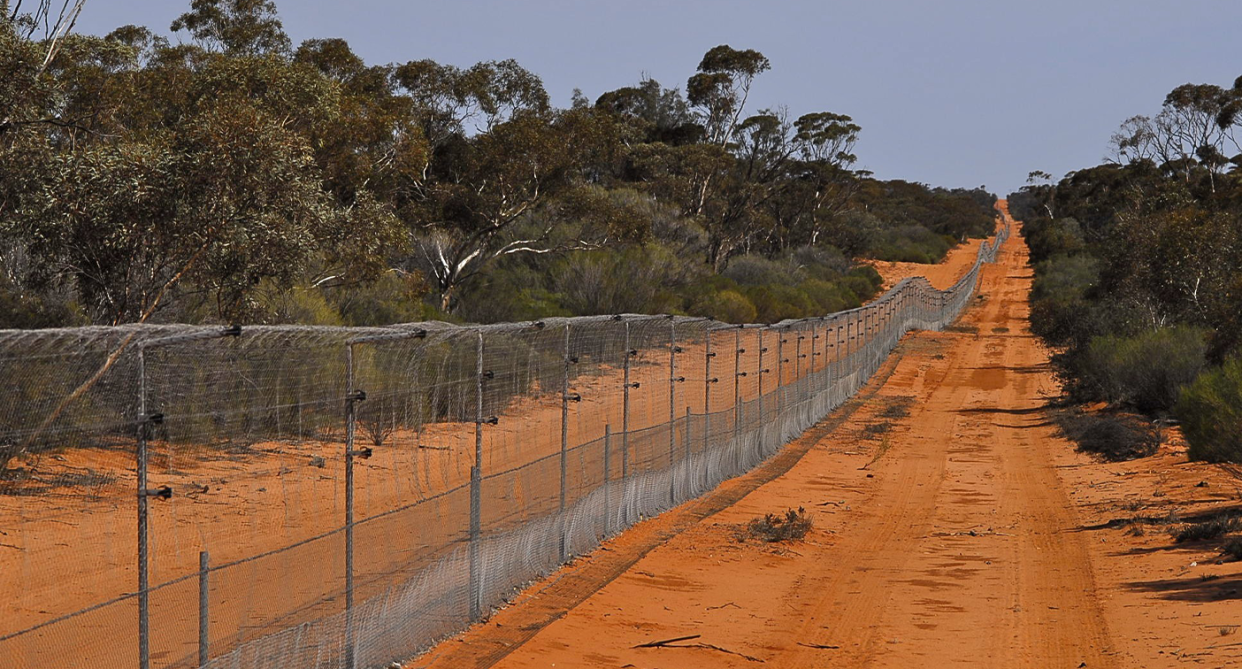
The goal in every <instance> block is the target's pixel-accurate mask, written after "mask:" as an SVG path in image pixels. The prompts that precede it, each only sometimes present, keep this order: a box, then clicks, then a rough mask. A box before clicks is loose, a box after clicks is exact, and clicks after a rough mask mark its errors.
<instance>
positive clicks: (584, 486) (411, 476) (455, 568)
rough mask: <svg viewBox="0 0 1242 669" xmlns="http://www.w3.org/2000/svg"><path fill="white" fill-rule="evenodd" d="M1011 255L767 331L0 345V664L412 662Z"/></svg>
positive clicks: (662, 500) (88, 335) (193, 337)
mask: <svg viewBox="0 0 1242 669" xmlns="http://www.w3.org/2000/svg"><path fill="white" fill-rule="evenodd" d="M1007 236H1008V229H1003V230H1002V231H1001V232H1000V233H999V234H998V235H997V237H996V239H995V241H994V242H991V243H986V242H985V243H984V244H983V245H982V246H981V248H980V251H979V255H978V259H977V262H976V263H975V265H974V266H973V267H972V268H971V270H970V271H969V272H967V273H966V274H965V275H964V276H962V278H961V279H960V280H959V281H958V282H957V283H956V284H954V285H953V286H952V287H951V288H949V289H948V290H945V291H938V290H936V289H934V288H933V287H932V286H931V285H930V284H929V283H928V282H927V281H926V280H924V279H922V278H914V279H907V280H904V281H902V282H901V283H899V284H898V285H896V286H894V287H893V288H892V289H891V290H889V291H888V292H887V293H885V294H884V295H883V296H882V297H880V298H879V299H877V300H876V301H874V302H872V303H870V304H868V305H866V306H864V307H862V308H859V309H854V310H851V311H846V312H840V313H835V314H831V315H827V316H825V317H822V318H816V319H807V320H798V321H786V322H782V323H777V324H774V325H768V326H744V327H739V326H726V325H722V324H719V323H715V322H711V321H707V320H703V319H693V318H684V317H669V316H642V315H619V316H610V317H589V318H570V319H547V320H544V321H539V322H530V323H515V324H503V325H488V326H453V325H447V324H442V323H419V324H409V325H402V326H394V327H387V328H325V327H249V328H245V329H242V330H240V331H238V330H236V329H221V328H212V327H191V326H126V327H110V328H101V327H91V328H76V329H60V330H36V331H12V330H10V331H0V378H3V384H4V388H5V389H6V390H7V393H6V398H5V399H6V401H5V403H4V405H3V406H0V472H3V474H2V475H0V518H2V519H3V520H2V521H0V591H3V592H4V593H6V597H5V598H4V600H3V601H0V610H2V613H0V666H4V667H13V668H15V669H26V668H32V669H33V668H35V667H40V668H41V667H47V666H61V667H66V666H68V667H76V666H83V667H86V666H90V667H98V666H140V667H142V666H144V660H145V662H146V663H147V664H146V665H145V666H154V667H161V668H162V667H199V666H202V667H211V668H213V669H225V668H227V669H259V668H267V667H291V666H298V667H304V668H307V669H310V668H317V667H324V668H342V667H343V668H347V669H352V668H355V667H357V668H361V667H378V666H386V665H388V664H389V663H390V662H392V661H394V660H401V659H405V658H409V657H411V656H412V655H414V654H416V653H418V652H419V651H421V650H423V649H425V648H427V647H428V646H429V645H431V644H432V643H434V642H435V641H436V640H438V639H442V638H444V637H445V636H446V635H449V634H451V633H454V632H456V631H458V630H460V629H462V628H463V627H465V626H466V625H467V624H469V623H470V622H471V621H472V620H474V619H478V618H480V617H482V616H485V615H486V614H487V613H488V612H489V611H490V610H492V609H493V608H494V607H496V606H499V605H502V604H503V603H504V602H506V601H507V600H509V599H510V598H511V597H512V596H513V595H514V594H515V593H517V592H518V590H519V589H520V588H521V587H523V585H524V584H527V583H529V582H531V581H532V580H534V579H536V578H539V577H541V576H543V575H546V574H548V573H550V572H551V571H553V570H554V569H556V568H557V566H558V565H560V564H562V563H564V562H565V561H566V560H568V559H569V558H571V557H572V556H574V555H581V554H583V553H586V552H588V551H590V550H592V549H593V548H594V547H595V546H597V545H599V543H600V541H602V540H603V539H604V538H606V537H608V536H610V535H613V534H616V533H617V532H620V531H621V530H623V529H625V528H626V527H628V526H630V525H632V524H634V523H636V522H638V521H639V520H641V519H643V518H647V517H651V516H653V515H656V514H658V513H660V512H661V511H664V510H667V509H669V508H671V507H672V506H674V505H676V504H679V503H681V502H684V501H686V500H689V499H692V498H694V497H696V496H698V495H700V494H702V493H704V492H706V491H707V490H710V489H711V488H712V487H713V486H715V485H717V484H719V483H720V482H721V481H723V480H725V479H727V478H730V477H733V476H737V475H739V474H742V473H744V472H746V471H748V470H749V469H751V468H753V467H755V466H756V465H758V464H759V463H761V462H762V461H763V460H765V459H766V458H768V457H769V456H771V455H772V454H773V453H775V452H776V451H777V450H778V449H779V448H780V447H781V446H782V445H783V444H784V443H786V442H787V441H789V440H790V439H792V438H794V437H796V436H797V435H798V434H800V433H801V432H803V431H804V430H805V429H806V428H808V427H810V426H811V425H812V424H814V423H815V422H816V421H818V420H820V419H821V418H823V417H824V416H825V415H826V414H827V413H828V412H830V411H831V410H832V409H834V408H835V407H837V406H839V405H840V404H841V403H842V402H844V401H845V400H846V399H847V398H849V397H850V396H851V395H853V394H854V393H855V392H857V391H858V389H859V388H860V387H861V386H862V385H863V384H864V383H865V382H866V381H867V379H868V378H870V377H871V375H872V374H873V373H874V372H875V371H876V370H877V369H878V368H879V366H880V365H881V364H882V362H883V360H884V359H885V357H886V356H887V354H888V352H889V351H891V350H892V349H893V347H894V346H896V344H897V342H898V341H899V340H900V338H901V337H902V335H903V334H905V333H906V332H908V331H910V330H915V329H929V330H938V329H941V328H943V327H945V326H946V325H948V324H949V323H950V322H952V321H953V320H954V319H955V318H956V316H957V315H958V314H959V313H960V312H961V310H962V309H963V308H964V307H965V306H966V305H967V304H968V302H969V300H970V298H971V296H972V295H973V293H974V290H975V286H976V284H977V281H978V275H979V271H980V267H981V266H982V264H983V263H985V262H991V261H993V260H994V259H995V254H996V249H997V247H998V246H999V244H1001V243H1002V242H1003V241H1004V240H1005V239H1006V237H1007ZM364 396H365V397H364ZM142 477H145V485H140V478H142ZM136 497H137V498H138V500H139V506H143V505H145V506H146V508H147V517H146V520H145V524H144V523H143V522H139V521H136V513H135V509H136V505H135V498H136ZM140 525H143V526H144V527H145V530H146V532H145V535H146V538H145V544H146V545H145V547H143V546H142V543H143V541H142V540H140V535H139V526H140ZM142 564H145V565H146V571H147V573H146V577H145V579H146V587H145V589H144V588H141V587H140V588H139V589H138V590H135V584H136V581H135V578H136V575H138V574H140V566H141V565H142ZM144 610H145V613H144Z"/></svg>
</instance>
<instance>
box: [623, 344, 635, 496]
mask: <svg viewBox="0 0 1242 669" xmlns="http://www.w3.org/2000/svg"><path fill="white" fill-rule="evenodd" d="M633 357H634V351H633V349H631V348H630V323H629V321H626V323H625V365H624V366H625V372H624V374H625V379H624V381H623V383H624V386H623V392H622V395H621V480H622V481H625V480H627V479H629V478H630V388H632V387H634V384H632V383H630V360H631V359H632V358H633Z"/></svg>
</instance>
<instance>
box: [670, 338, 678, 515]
mask: <svg viewBox="0 0 1242 669" xmlns="http://www.w3.org/2000/svg"><path fill="white" fill-rule="evenodd" d="M668 319H669V328H668V333H669V337H668V467H669V485H668V501H669V503H670V504H676V503H677V474H676V472H675V471H674V470H673V465H674V464H676V457H677V350H678V349H677V317H676V316H671V315H670V316H669V317H668Z"/></svg>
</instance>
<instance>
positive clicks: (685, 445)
mask: <svg viewBox="0 0 1242 669" xmlns="http://www.w3.org/2000/svg"><path fill="white" fill-rule="evenodd" d="M690 415H691V414H690V405H686V429H685V431H684V432H683V434H682V436H681V438H682V450H684V451H685V452H686V455H685V457H686V459H687V460H689V459H690ZM686 476H689V474H686Z"/></svg>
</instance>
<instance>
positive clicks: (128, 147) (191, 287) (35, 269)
mask: <svg viewBox="0 0 1242 669" xmlns="http://www.w3.org/2000/svg"><path fill="white" fill-rule="evenodd" d="M67 7H69V8H70V9H71V11H70V12H69V13H68V15H67V16H62V19H66V21H64V22H61V23H57V22H56V21H55V19H56V18H57V17H56V15H55V12H51V13H50V14H49V13H48V12H50V10H51V4H50V3H37V5H36V9H35V10H33V12H31V11H30V10H29V8H27V9H26V10H22V9H21V5H20V3H10V2H9V1H8V0H0V73H2V74H0V327H22V328H27V327H47V326H55V325H70V324H83V323H100V324H107V323H126V322H136V321H144V320H153V321H184V322H224V321H232V322H296V323H317V324H358V325H362V324H381V323H391V322H398V321H411V320H419V319H425V318H441V319H450V320H469V321H496V320H506V319H522V318H533V317H537V316H544V315H551V314H597V313H612V312H620V311H640V312H654V311H664V312H676V313H686V314H697V315H707V316H714V317H716V318H719V319H722V320H727V321H734V322H742V321H754V320H760V321H766V320H775V319H779V318H787V317H797V316H807V315H813V314H821V313H824V312H826V311H832V310H836V309H842V308H847V307H851V306H855V305H857V304H859V302H860V300H864V299H866V298H868V297H870V296H871V295H873V294H874V293H875V291H876V290H877V287H878V285H879V280H878V277H877V276H876V275H875V273H874V272H871V271H870V270H867V269H865V268H860V267H858V266H855V264H854V263H853V262H852V259H853V258H857V257H859V256H874V257H878V258H885V259H894V260H914V261H919V262H927V261H934V260H937V259H939V258H941V257H942V256H943V255H944V253H945V251H946V250H947V249H948V248H949V247H950V246H952V245H953V244H954V243H956V242H958V241H960V240H962V239H965V238H966V237H969V236H980V235H984V234H986V233H987V232H988V231H989V230H990V229H991V227H992V212H991V206H992V204H993V202H994V198H993V197H992V196H991V195H990V194H988V193H986V192H985V191H983V190H982V189H976V190H970V191H966V190H954V191H950V190H943V189H931V188H928V187H926V186H923V185H920V184H911V183H905V182H899V181H893V182H884V181H879V180H875V179H872V178H870V176H869V175H868V174H867V173H866V172H863V171H860V170H856V169H855V168H854V163H855V160H856V158H855V155H854V154H853V150H854V145H855V142H856V140H857V138H858V134H859V132H860V130H861V129H860V128H859V126H858V125H857V124H855V123H854V122H853V120H852V119H851V118H850V117H849V116H846V115H843V114H839V113H831V112H818V113H808V114H804V115H802V116H800V117H797V118H792V117H789V116H788V115H787V114H786V113H785V112H784V111H780V110H770V109H764V110H758V111H752V110H750V109H748V108H747V97H748V94H749V91H750V88H751V84H752V82H753V81H754V80H755V78H756V77H759V76H761V75H762V74H763V73H764V72H765V71H767V70H768V69H769V68H770V63H769V62H768V59H767V58H766V57H764V56H763V54H761V53H759V52H757V51H753V50H744V49H734V48H731V47H729V46H719V47H716V48H713V49H711V50H710V51H708V52H707V53H706V54H705V55H704V57H703V60H702V62H701V63H699V66H698V68H697V71H695V72H694V73H693V74H691V76H690V77H689V79H688V81H687V82H686V84H685V87H684V89H681V88H666V87H664V86H663V85H661V84H660V83H658V82H656V81H653V80H650V79H646V80H643V81H640V82H639V83H637V84H635V85H634V86H630V87H625V88H621V89H618V90H614V91H609V92H606V93H604V94H602V95H600V96H598V98H596V99H595V100H594V101H592V100H589V99H588V98H586V97H585V96H583V95H581V94H577V95H575V97H574V99H573V101H572V104H571V105H570V106H569V107H568V108H557V107H555V106H554V105H553V104H552V103H551V101H550V100H549V96H548V94H547V92H546V91H545V90H544V88H543V85H542V83H541V81H540V80H539V77H538V76H536V75H535V74H534V73H532V72H529V71H527V70H526V69H524V68H522V67H521V66H520V65H519V64H517V63H516V62H514V61H511V60H509V61H489V62H482V63H478V64H477V65H474V66H472V67H466V68H460V67H455V66H451V65H444V64H440V63H436V62H433V61H431V60H410V61H408V62H403V63H391V64H385V65H375V64H368V63H365V62H364V61H363V60H362V59H361V58H359V57H358V56H357V55H356V54H355V53H354V52H353V51H352V50H351V48H350V46H349V45H348V44H347V43H346V42H345V41H343V40H340V39H330V38H329V39H311V40H307V41H305V42H303V43H302V44H300V45H297V46H294V45H293V44H292V43H291V41H290V39H289V37H288V36H287V35H286V34H285V32H284V30H283V29H282V26H281V23H280V20H279V18H278V16H277V13H276V8H275V6H274V4H273V3H272V2H271V1H270V0H194V1H193V2H192V3H191V6H190V7H189V11H187V12H186V13H185V14H184V15H182V16H181V17H180V18H178V19H177V20H176V21H175V22H174V23H173V24H172V26H171V29H172V30H173V31H174V32H175V33H177V34H178V35H179V36H181V37H183V38H185V41H184V42H183V43H174V42H171V41H170V40H169V39H168V38H166V37H164V36H163V35H160V34H158V33H156V32H153V31H152V30H150V29H148V28H145V27H139V26H123V27H120V28H118V29H116V30H115V31H113V32H112V33H111V34H109V35H107V36H105V37H92V36H83V35H76V34H73V33H72V32H71V31H69V30H66V29H65V28H67V27H68V22H67V21H68V20H70V19H72V17H73V11H72V5H70V6H67ZM683 91H684V92H683Z"/></svg>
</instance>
